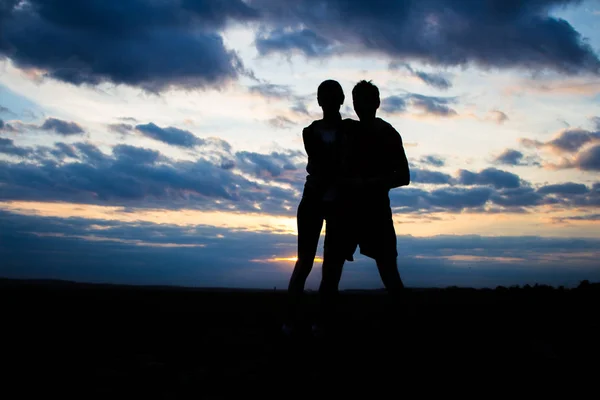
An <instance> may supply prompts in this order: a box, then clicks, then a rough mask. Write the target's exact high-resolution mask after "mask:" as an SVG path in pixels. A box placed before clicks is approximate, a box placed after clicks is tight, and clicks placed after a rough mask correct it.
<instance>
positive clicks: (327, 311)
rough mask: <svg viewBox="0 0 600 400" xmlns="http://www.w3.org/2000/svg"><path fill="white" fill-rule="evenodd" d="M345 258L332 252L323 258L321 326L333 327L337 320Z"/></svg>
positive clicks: (320, 288)
mask: <svg viewBox="0 0 600 400" xmlns="http://www.w3.org/2000/svg"><path fill="white" fill-rule="evenodd" d="M344 261H345V259H344V257H343V256H340V254H339V253H338V254H336V253H333V252H331V251H329V252H328V251H327V250H326V251H325V255H324V257H323V272H322V273H323V275H322V278H321V285H320V286H319V316H318V324H319V325H320V326H324V327H327V326H331V324H333V323H334V319H335V309H336V306H337V299H338V295H339V284H340V279H341V278H342V270H343V268H344Z"/></svg>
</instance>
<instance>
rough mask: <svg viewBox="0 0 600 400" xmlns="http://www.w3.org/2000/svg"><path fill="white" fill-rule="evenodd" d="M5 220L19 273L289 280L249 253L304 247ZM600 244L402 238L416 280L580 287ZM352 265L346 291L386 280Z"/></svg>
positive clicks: (139, 226)
mask: <svg viewBox="0 0 600 400" xmlns="http://www.w3.org/2000/svg"><path fill="white" fill-rule="evenodd" d="M0 226H2V227H3V229H1V230H0V243H2V244H3V245H2V246H0V258H1V259H2V260H3V263H2V264H0V276H2V277H10V278H30V279H67V280H75V281H83V282H109V283H121V284H146V285H165V284H168V285H181V286H201V287H253V288H267V289H272V288H273V286H277V288H285V287H286V286H287V282H288V280H289V274H290V271H291V270H290V268H289V266H290V265H291V263H292V262H293V261H282V262H280V263H279V264H269V265H266V266H265V265H264V264H263V265H257V264H255V263H252V262H250V260H266V259H273V258H277V257H279V258H292V259H293V256H294V255H295V253H296V237H295V236H294V235H290V234H274V233H259V232H248V231H240V230H232V229H227V228H218V227H214V226H206V225H198V226H192V227H189V226H186V227H181V226H176V225H172V224H168V223H161V224H155V223H147V222H139V221H138V222H136V223H126V222H121V221H108V220H104V219H97V218H90V219H84V218H57V217H41V216H35V215H31V216H30V215H20V214H15V213H9V212H5V211H0ZM124 238H127V239H126V240H124ZM599 247H600V242H599V241H598V240H597V239H577V238H543V237H535V236H514V237H506V236H504V237H503V236H500V237H486V236H478V235H469V236H463V235H440V236H433V237H412V236H399V237H398V252H399V254H400V260H399V261H400V264H401V265H402V274H403V275H402V277H403V280H404V281H405V283H406V284H407V286H409V287H432V286H441V287H446V286H452V285H458V286H473V287H486V286H487V287H495V286H497V285H504V286H510V285H513V284H521V285H522V284H525V283H530V284H534V283H540V284H541V283H546V284H552V285H556V286H558V285H565V286H576V285H577V284H578V283H579V282H580V281H581V280H583V279H589V280H592V281H594V280H598V279H600V270H599V269H598V267H597V259H598V256H599V254H598V248H599ZM123 254H127V255H128V256H127V257H123ZM465 266H469V267H471V269H467V268H465ZM540 266H543V267H544V268H540ZM142 267H143V269H144V273H143V274H140V273H138V272H139V269H140V268H142ZM344 268H345V272H344V279H343V282H342V285H341V288H342V289H348V288H361V289H362V288H369V289H372V288H380V287H381V280H380V278H379V275H378V273H377V270H376V268H373V264H372V260H366V259H364V258H360V257H359V258H357V260H356V261H355V262H353V263H347V264H346V265H345V266H344ZM318 284H319V276H318V274H311V277H310V278H309V280H308V285H307V287H309V288H317V287H318Z"/></svg>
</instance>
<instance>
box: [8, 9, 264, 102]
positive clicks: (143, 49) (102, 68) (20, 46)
mask: <svg viewBox="0 0 600 400" xmlns="http://www.w3.org/2000/svg"><path fill="white" fill-rule="evenodd" d="M3 5H4V18H2V19H3V20H2V23H1V24H0V40H1V41H0V55H1V54H4V55H5V56H8V57H10V58H11V59H12V60H13V61H14V62H15V64H16V65H17V66H18V67H21V68H36V69H40V70H44V71H47V76H49V77H52V78H54V79H58V80H61V81H64V82H69V83H72V84H75V85H81V84H91V85H96V84H99V83H102V82H112V83H116V84H127V85H132V86H139V87H142V88H144V89H146V90H149V91H154V92H156V91H160V90H163V89H166V88H168V87H170V86H176V87H185V88H198V87H206V86H219V85H220V84H222V83H223V82H225V81H227V80H229V79H234V78H236V77H237V76H238V74H239V73H240V72H241V71H243V67H242V65H241V61H240V60H239V58H238V57H237V55H236V54H235V53H234V52H232V51H229V50H227V49H226V48H225V46H224V43H223V39H222V37H221V36H220V35H219V33H218V31H219V30H220V29H221V28H222V27H223V26H224V24H225V23H226V22H227V21H229V20H237V21H248V20H252V19H255V18H256V16H257V14H256V12H255V11H254V10H252V9H251V8H250V7H248V6H247V5H246V4H245V3H243V2H242V1H239V0H231V1H226V2H223V1H217V0H206V1H201V2H198V1H188V0H186V1H183V2H180V1H159V2H158V1H144V0H121V1H119V2H118V5H116V4H115V3H114V2H105V1H80V2H79V1H78V2H72V1H70V0H50V1H48V0H30V1H27V2H23V3H22V4H21V5H20V6H19V7H12V6H11V5H10V4H9V5H8V6H7V3H6V2H3ZM12 5H16V2H12ZM2 39H3V40H2Z"/></svg>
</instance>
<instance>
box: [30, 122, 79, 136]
mask: <svg viewBox="0 0 600 400" xmlns="http://www.w3.org/2000/svg"><path fill="white" fill-rule="evenodd" d="M40 129H41V130H44V131H53V132H55V133H58V134H59V135H63V136H69V135H78V134H81V133H85V131H84V130H83V128H82V127H81V126H79V125H78V124H76V123H75V122H69V121H63V120H61V119H57V118H48V119H46V121H44V123H43V124H42V125H41V126H40Z"/></svg>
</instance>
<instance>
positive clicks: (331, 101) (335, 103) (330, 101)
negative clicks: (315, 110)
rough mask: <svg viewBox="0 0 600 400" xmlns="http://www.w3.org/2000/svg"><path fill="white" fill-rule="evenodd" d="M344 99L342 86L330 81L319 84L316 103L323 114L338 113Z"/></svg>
mask: <svg viewBox="0 0 600 400" xmlns="http://www.w3.org/2000/svg"><path fill="white" fill-rule="evenodd" d="M344 99H345V97H344V90H343V89H342V85H340V84H339V83H338V82H337V81H334V80H332V79H328V80H326V81H323V82H321V84H320V85H319V88H318V89H317V101H318V102H319V106H321V108H323V111H324V112H331V111H340V107H341V106H342V104H344Z"/></svg>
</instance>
